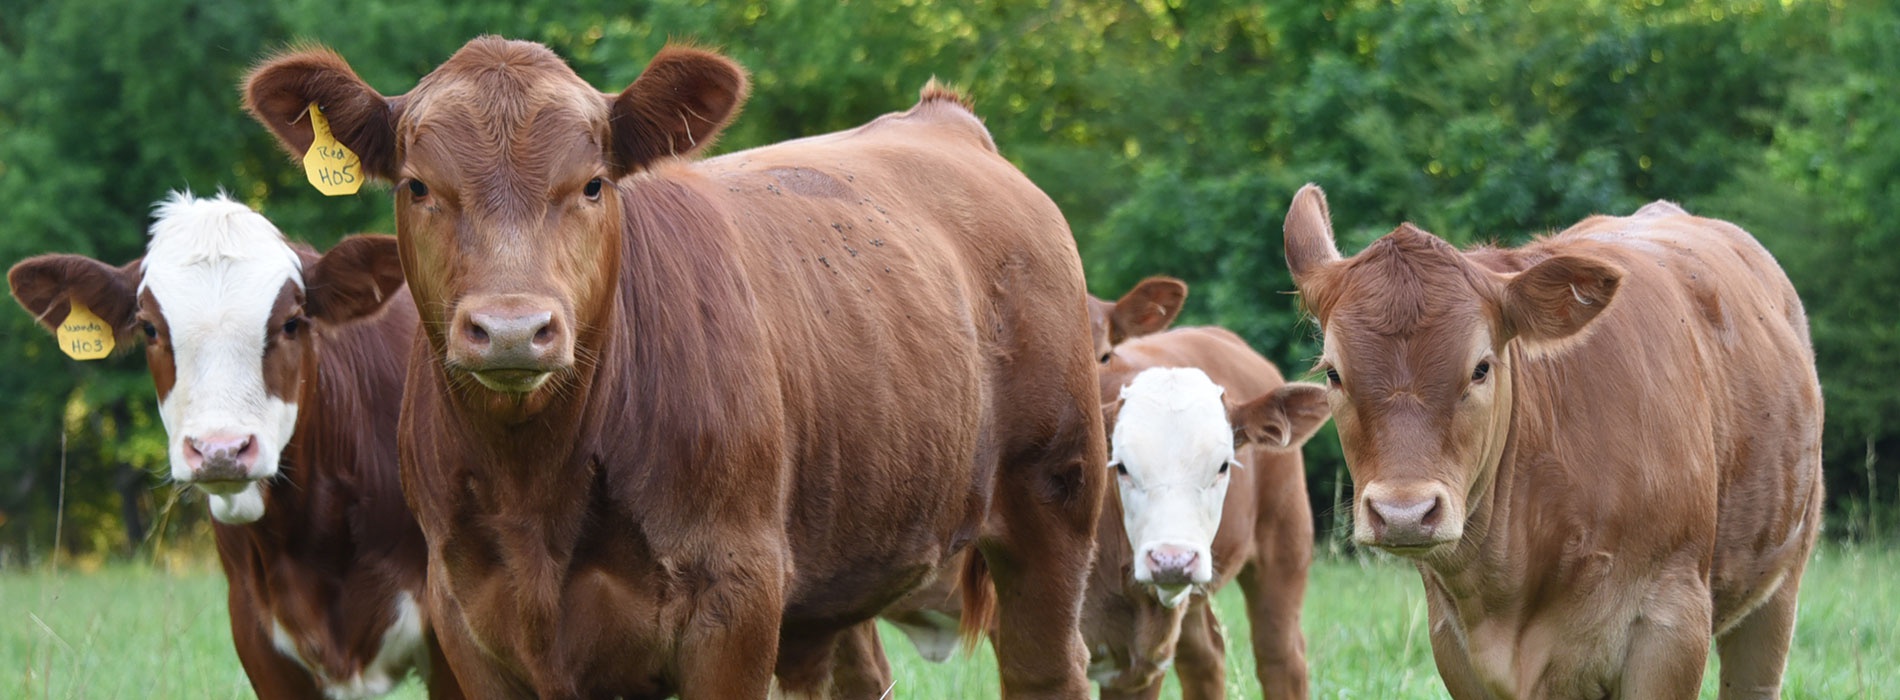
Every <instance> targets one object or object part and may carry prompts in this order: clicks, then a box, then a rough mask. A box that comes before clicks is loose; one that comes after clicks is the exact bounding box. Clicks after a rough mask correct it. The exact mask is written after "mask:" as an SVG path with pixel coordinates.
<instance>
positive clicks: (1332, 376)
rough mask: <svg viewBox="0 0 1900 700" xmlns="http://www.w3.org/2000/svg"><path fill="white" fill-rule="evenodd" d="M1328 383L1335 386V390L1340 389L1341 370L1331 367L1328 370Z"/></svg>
mask: <svg viewBox="0 0 1900 700" xmlns="http://www.w3.org/2000/svg"><path fill="white" fill-rule="evenodd" d="M1326 383H1327V384H1331V385H1333V388H1334V389H1338V388H1339V385H1340V382H1339V370H1336V369H1333V368H1331V367H1327V368H1326Z"/></svg>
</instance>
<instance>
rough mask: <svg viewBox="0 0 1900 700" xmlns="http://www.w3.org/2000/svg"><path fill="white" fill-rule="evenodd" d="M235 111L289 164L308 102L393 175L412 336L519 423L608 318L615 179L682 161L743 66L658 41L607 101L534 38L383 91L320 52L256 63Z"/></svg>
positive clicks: (303, 144) (716, 116)
mask: <svg viewBox="0 0 1900 700" xmlns="http://www.w3.org/2000/svg"><path fill="white" fill-rule="evenodd" d="M244 92H245V105H246V107H247V108H248V109H249V110H250V111H251V113H252V114H253V115H254V116H255V117H256V118H257V119H258V121H260V122H262V123H263V124H264V125H265V126H267V127H269V128H270V129H271V131H273V132H274V133H276V135H277V137H278V138H279V140H280V141H282V143H283V145H284V146H285V148H286V149H288V150H289V151H291V153H293V154H295V155H297V156H299V157H301V156H302V154H303V153H304V152H305V151H306V150H308V148H309V146H310V144H311V141H312V132H311V126H310V120H308V119H306V118H304V115H305V111H306V109H307V108H308V106H309V105H311V104H313V103H314V104H317V105H318V106H319V107H320V108H321V109H322V110H323V112H324V114H325V116H326V117H327V119H328V120H329V123H330V125H331V131H332V132H333V133H334V134H335V135H336V137H337V139H338V140H339V141H340V142H341V143H342V144H343V145H345V146H347V147H349V148H350V149H352V150H354V151H355V152H356V153H357V155H358V156H359V157H360V158H361V159H362V162H363V168H364V171H365V172H366V173H367V174H368V175H369V176H371V177H373V178H377V179H381V180H383V181H387V182H391V183H393V184H394V185H395V200H396V230H397V235H398V238H399V239H400V243H401V250H402V260H403V265H404V268H405V269H406V270H408V272H409V275H410V277H409V284H410V291H411V293H412V294H414V296H415V301H416V306H417V308H418V310H419V312H420V313H421V315H422V320H423V330H424V333H425V334H426V336H427V337H428V339H429V342H430V344H431V346H432V348H433V349H434V351H435V353H436V354H437V356H438V357H439V358H440V362H441V365H442V366H443V368H444V369H445V370H446V372H447V373H448V375H449V378H450V380H451V382H450V383H451V385H453V386H455V387H457V390H458V391H459V392H461V394H462V395H463V396H464V397H466V398H468V399H469V400H470V401H471V402H472V403H473V405H476V406H481V407H487V409H488V410H490V411H491V412H493V413H494V414H496V415H507V416H526V415H531V414H533V413H535V412H537V411H539V410H540V408H541V407H543V406H545V405H546V404H547V402H548V400H549V399H550V398H551V397H552V396H553V395H555V394H557V393H558V392H559V391H560V384H561V382H563V381H566V379H567V378H568V377H570V376H572V375H573V374H575V372H576V369H577V368H576V361H577V358H579V359H580V361H582V362H586V361H588V360H587V358H588V357H589V355H590V354H591V353H592V352H593V351H595V350H597V349H598V345H597V343H598V342H599V341H600V338H601V337H602V334H603V333H604V332H605V328H604V327H605V326H607V325H608V318H609V314H610V313H611V311H612V308H613V305H614V299H615V297H614V290H615V287H616V282H617V279H618V274H619V261H620V259H621V244H622V234H621V231H622V230H623V226H625V225H626V224H627V223H628V218H627V217H628V214H627V213H626V211H625V210H623V208H622V206H621V203H622V200H623V199H624V198H625V197H626V194H625V193H626V192H627V191H628V188H631V187H637V186H638V185H637V184H635V183H634V182H631V180H632V178H629V176H630V175H632V174H634V173H637V172H640V171H642V170H645V169H647V168H649V167H652V166H654V165H655V164H656V163H657V162H659V161H663V160H666V159H669V158H677V157H689V156H691V155H693V154H695V153H697V152H699V151H700V150H702V149H704V148H705V147H706V146H707V145H708V144H709V143H711V142H712V140H713V139H714V138H715V137H717V136H718V134H719V131H720V130H721V129H723V128H724V127H725V125H726V123H727V122H728V121H730V119H731V118H732V116H733V115H734V114H736V113H737V111H738V108H739V106H740V104H741V102H743V100H744V97H745V93H746V76H745V72H744V71H743V70H742V69H741V68H740V67H739V66H738V65H737V64H735V63H733V62H732V61H731V60H729V59H727V58H725V57H723V56H719V55H717V54H714V53H709V52H706V51H700V50H696V49H690V48H679V47H668V48H666V49H664V50H662V51H661V52H660V53H659V54H658V55H657V56H655V57H654V58H653V61H652V62H651V63H649V64H648V65H647V67H646V70H645V71H644V72H643V73H642V74H641V75H640V77H639V78H638V79H636V80H635V81H634V82H633V84H632V85H630V86H628V87H627V88H626V89H625V90H623V91H621V92H619V93H617V94H603V93H601V92H599V91H596V90H595V89H593V88H592V87H589V86H588V85H587V83H585V82H583V81H582V80H581V79H580V77H579V76H577V75H575V74H574V71H573V70H572V69H570V68H569V67H568V66H567V64H566V63H565V62H563V61H562V60H561V59H560V57H558V56H556V55H555V54H554V52H552V51H549V50H548V49H547V48H546V47H544V46H541V45H540V44H535V43H530V42H522V41H508V40H504V39H500V38H496V37H481V38H477V39H475V40H473V41H470V42H469V43H468V44H467V45H466V46H464V47H463V48H462V49H461V50H460V51H457V52H456V53H455V55H454V56H452V57H450V58H449V60H448V61H447V62H445V63H443V64H442V65H441V66H440V67H438V68H436V69H435V70H434V71H433V72H431V73H429V75H427V76H425V77H424V78H423V79H422V80H421V82H419V83H418V84H417V85H416V87H415V89H413V90H411V91H410V92H409V93H408V94H405V95H401V96H396V97H385V96H383V95H381V94H378V93H377V92H376V91H374V90H372V89H371V88H370V87H369V85H368V84H366V83H364V82H363V80H362V79H361V78H358V77H357V76H356V74H355V72H353V71H352V70H351V69H350V67H349V65H348V64H347V63H345V62H344V61H343V59H342V58H341V57H339V56H337V55H336V54H335V53H332V52H330V51H328V50H324V49H305V50H299V51H294V52H292V53H288V54H285V55H282V56H279V57H276V58H273V59H271V60H268V61H266V62H265V63H263V64H262V65H260V66H258V67H257V69H256V70H254V71H252V73H251V75H250V77H249V78H248V79H247V80H246V83H245V86H244Z"/></svg>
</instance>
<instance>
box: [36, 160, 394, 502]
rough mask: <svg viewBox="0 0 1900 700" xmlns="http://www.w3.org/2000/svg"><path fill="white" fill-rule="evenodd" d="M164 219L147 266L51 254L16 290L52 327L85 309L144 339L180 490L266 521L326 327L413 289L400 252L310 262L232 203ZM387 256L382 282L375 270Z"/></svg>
mask: <svg viewBox="0 0 1900 700" xmlns="http://www.w3.org/2000/svg"><path fill="white" fill-rule="evenodd" d="M156 214H157V221H156V222H155V223H154V224H153V225H152V229H151V231H152V239H151V242H150V245H149V246H148V248H147V251H146V255H145V257H144V258H143V259H142V260H140V261H135V262H133V263H131V264H128V265H126V266H124V267H118V268H115V267H111V266H109V265H106V264H104V263H101V262H98V261H96V260H92V259H90V258H86V257H82V256H74V255H45V256H39V257H36V258H32V259H29V260H27V261H24V262H22V263H20V264H19V265H16V266H15V267H14V268H13V270H12V271H11V272H10V273H9V275H8V279H9V282H10V283H11V285H12V289H13V294H14V297H15V299H17V300H18V301H19V302H20V304H21V305H22V306H24V307H26V309H27V311H28V312H30V313H33V314H34V315H35V316H36V317H38V318H39V319H40V320H41V322H42V323H45V324H48V327H49V329H50V328H51V327H52V326H53V324H57V323H58V322H59V321H60V320H61V319H63V318H64V316H65V314H66V313H67V310H68V309H69V308H70V301H69V300H71V299H78V300H80V301H81V302H82V303H84V304H85V305H86V306H87V307H88V308H90V309H92V310H93V311H94V312H95V313H97V314H98V315H99V316H100V318H101V319H102V320H104V321H106V322H107V323H108V324H109V325H111V326H112V327H113V329H114V331H115V332H116V333H117V334H118V335H119V336H120V342H122V343H123V342H129V341H133V340H135V339H143V341H144V345H145V356H146V362H147V366H148V367H149V368H150V370H151V373H152V383H153V384H154V385H155V387H156V388H157V390H158V400H159V404H158V406H159V417H160V418H161V420H162V421H163V422H164V424H165V431H166V433H167V435H168V436H169V437H168V441H169V449H168V451H169V455H170V462H171V477H172V479H173V480H174V481H177V482H179V483H189V484H193V485H196V486H197V487H198V488H199V489H201V490H203V491H204V492H205V493H206V494H209V496H210V500H211V509H212V515H213V516H214V517H216V518H217V519H218V520H219V521H221V522H226V523H248V522H253V521H255V520H257V519H258V518H260V517H262V516H263V514H264V499H263V494H262V491H261V484H262V483H263V482H265V481H268V480H269V479H271V478H272V477H275V476H276V475H277V473H278V462H279V456H280V455H281V453H282V451H283V449H284V446H285V445H286V444H288V443H289V442H290V438H291V435H292V434H293V433H294V432H295V429H296V424H297V409H298V399H299V398H300V396H301V395H302V391H301V390H302V386H303V383H304V382H306V381H314V366H315V363H314V358H315V355H314V353H315V352H316V350H315V348H314V345H313V343H314V342H315V339H314V337H313V336H314V335H315V334H316V333H317V332H318V328H317V326H316V325H315V322H314V320H313V319H323V320H324V321H327V322H340V321H343V320H349V319H353V318H356V317H358V316H361V315H364V314H367V313H370V312H373V311H374V310H375V309H377V308H380V307H381V299H383V298H387V296H388V294H390V293H393V292H394V291H395V288H396V287H398V286H400V285H401V274H400V269H399V268H398V266H397V263H396V260H395V248H394V245H393V243H394V242H393V240H391V239H388V238H386V237H383V238H380V241H378V240H376V239H375V238H374V237H369V240H367V242H366V241H365V238H366V237H358V238H357V239H352V241H353V242H347V243H346V244H344V245H339V246H338V248H337V250H336V251H333V252H332V256H326V257H325V258H323V259H321V260H310V261H306V260H304V259H303V258H302V257H301V256H300V255H299V254H298V253H297V252H296V251H294V250H293V249H292V248H291V247H290V245H289V244H288V243H287V242H286V241H285V240H284V237H283V234H281V233H279V232H278V231H277V228H276V227H275V226H273V225H271V223H270V221H268V220H266V219H265V218H264V217H263V216H261V215H259V214H257V213H256V212H254V211H251V210H250V209H249V208H248V207H245V206H244V205H243V204H240V203H237V202H233V201H231V200H229V199H226V198H224V197H222V196H220V197H217V198H211V199H199V198H195V197H192V196H190V195H187V194H175V195H173V196H172V197H171V198H169V199H167V200H165V201H163V202H161V203H159V205H158V207H157V212H156ZM378 259H380V264H381V265H382V266H383V268H384V269H383V272H382V279H381V280H380V281H379V280H377V279H375V278H374V275H373V273H374V270H373V269H370V268H366V267H364V266H365V265H371V266H373V265H374V264H375V263H376V262H377V261H378ZM339 277H351V278H353V279H349V280H343V279H339ZM318 281H322V282H323V283H321V284H319V283H318ZM317 289H320V290H321V291H316V292H314V293H313V294H307V293H306V290H317ZM352 294H356V295H362V296H365V297H371V298H368V299H352V298H350V296H351V295H352Z"/></svg>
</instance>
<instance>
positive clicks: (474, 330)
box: [468, 321, 488, 343]
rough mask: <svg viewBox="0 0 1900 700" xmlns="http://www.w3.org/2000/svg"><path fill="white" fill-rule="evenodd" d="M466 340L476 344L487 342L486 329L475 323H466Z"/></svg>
mask: <svg viewBox="0 0 1900 700" xmlns="http://www.w3.org/2000/svg"><path fill="white" fill-rule="evenodd" d="M468 339H469V340H471V341H473V342H476V343H486V342H488V329H486V328H483V327H482V324H480V323H476V322H475V321H469V322H468Z"/></svg>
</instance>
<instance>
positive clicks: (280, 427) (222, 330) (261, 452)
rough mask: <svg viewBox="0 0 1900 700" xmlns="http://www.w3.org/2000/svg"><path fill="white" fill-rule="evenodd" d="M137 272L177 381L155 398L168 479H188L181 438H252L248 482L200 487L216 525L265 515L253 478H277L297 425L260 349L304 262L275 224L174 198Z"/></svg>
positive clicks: (236, 206)
mask: <svg viewBox="0 0 1900 700" xmlns="http://www.w3.org/2000/svg"><path fill="white" fill-rule="evenodd" d="M155 216H156V218H157V221H156V222H155V223H153V224H152V229H151V232H152V240H151V243H150V245H149V246H148V247H147V249H146V255H145V259H144V262H143V264H142V266H141V271H142V273H143V280H142V281H141V282H140V285H139V291H140V292H141V294H142V293H144V292H147V291H149V292H151V294H152V296H153V298H155V299H156V300H157V302H158V307H159V310H160V312H161V313H162V314H163V315H164V322H165V326H166V327H167V329H168V336H169V339H170V344H171V356H172V364H173V367H174V371H175V375H174V376H175V383H174V385H173V386H172V389H171V392H170V393H169V394H167V395H166V396H165V397H164V398H162V399H160V400H159V405H158V413H159V416H160V417H161V418H162V420H163V421H164V423H165V432H166V433H167V434H168V436H169V442H170V446H169V447H170V455H171V475H172V479H174V480H176V481H180V482H189V481H191V480H192V478H193V474H192V470H191V468H190V466H189V463H188V462H187V461H186V458H185V450H186V441H187V440H192V439H202V438H205V437H207V436H233V437H237V438H243V437H247V436H248V437H251V438H252V439H254V440H255V449H256V451H257V452H256V458H255V462H254V465H253V466H252V468H251V470H250V476H251V478H252V479H254V480H253V481H251V482H248V483H245V484H242V485H241V486H240V485H236V484H230V483H226V484H220V485H218V486H212V487H207V488H208V489H216V490H217V491H218V492H210V491H208V492H209V493H210V495H211V512H212V515H213V516H214V517H216V518H217V519H218V520H220V521H223V522H234V523H244V522H252V521H255V520H257V519H258V518H260V517H263V514H264V500H263V495H262V493H261V492H260V491H259V486H258V483H257V481H255V480H260V479H268V478H270V477H272V476H275V475H276V474H277V460H278V455H279V454H280V453H281V452H282V450H283V448H284V445H285V444H286V443H288V442H289V441H290V436H291V432H292V430H293V429H294V428H295V426H296V423H297V405H296V403H294V402H295V400H296V399H295V397H294V396H293V397H289V398H288V399H286V398H280V397H276V396H271V395H270V392H269V391H267V389H266V387H265V381H264V352H265V348H266V344H267V341H268V338H269V333H270V330H271V318H270V315H271V309H272V306H273V305H274V304H275V303H276V301H277V297H278V294H279V293H280V292H281V291H282V290H283V288H284V284H285V283H286V282H288V283H292V284H295V285H296V286H297V287H298V288H301V287H302V286H303V272H302V261H301V260H300V259H299V258H298V257H297V254H296V252H295V251H293V250H291V248H290V246H289V244H288V243H286V242H285V241H284V236H283V234H282V233H279V232H278V230H277V227H276V226H273V225H272V224H271V223H270V221H269V220H267V219H265V218H264V217H263V216H262V215H260V214H258V213H257V212H254V211H252V210H251V209H250V208H248V207H246V206H244V205H243V204H240V203H237V202H234V201H231V200H230V199H227V198H226V197H224V196H223V195H219V196H218V197H216V198H209V199H199V198H195V197H192V196H191V195H189V194H186V193H173V194H172V196H171V197H169V198H167V199H166V200H165V201H163V202H160V203H159V204H158V205H157V207H156V211H155Z"/></svg>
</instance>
